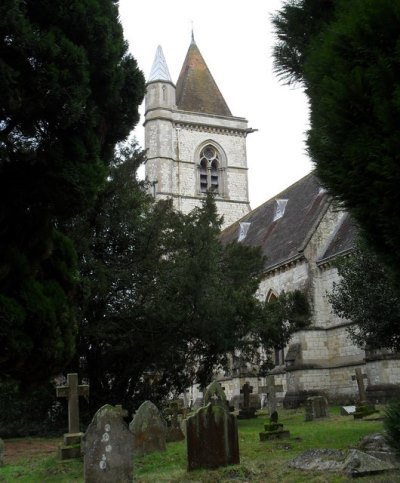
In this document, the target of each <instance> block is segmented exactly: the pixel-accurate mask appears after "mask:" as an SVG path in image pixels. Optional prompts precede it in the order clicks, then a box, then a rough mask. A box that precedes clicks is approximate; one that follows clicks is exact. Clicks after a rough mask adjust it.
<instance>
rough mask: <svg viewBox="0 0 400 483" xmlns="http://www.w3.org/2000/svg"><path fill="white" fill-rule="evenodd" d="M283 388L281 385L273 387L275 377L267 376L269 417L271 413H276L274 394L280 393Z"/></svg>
mask: <svg viewBox="0 0 400 483" xmlns="http://www.w3.org/2000/svg"><path fill="white" fill-rule="evenodd" d="M282 391H283V386H282V384H279V385H275V377H274V376H267V387H266V393H267V395H268V401H267V403H268V413H269V415H270V416H271V414H272V413H273V412H275V411H276V408H277V401H276V393H277V392H282Z"/></svg>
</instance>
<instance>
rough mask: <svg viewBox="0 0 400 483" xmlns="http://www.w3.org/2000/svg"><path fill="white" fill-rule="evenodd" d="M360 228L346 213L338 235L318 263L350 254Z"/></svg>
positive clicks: (333, 238) (336, 234)
mask: <svg viewBox="0 0 400 483" xmlns="http://www.w3.org/2000/svg"><path fill="white" fill-rule="evenodd" d="M357 232H358V228H357V225H356V223H355V221H354V220H353V219H352V218H351V216H350V215H349V214H348V213H346V214H345V215H344V216H343V219H342V222H341V224H340V225H339V226H338V229H337V231H336V233H335V234H334V235H333V237H332V239H331V240H330V242H329V243H328V246H327V247H326V250H325V253H324V254H323V255H322V257H321V258H320V259H319V260H318V263H323V262H325V261H328V260H331V259H332V258H335V257H336V256H337V255H340V254H343V255H344V254H345V253H348V252H350V251H351V250H352V249H353V248H354V241H355V239H356V237H357Z"/></svg>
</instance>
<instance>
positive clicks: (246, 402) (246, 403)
mask: <svg viewBox="0 0 400 483" xmlns="http://www.w3.org/2000/svg"><path fill="white" fill-rule="evenodd" d="M252 393H253V386H250V384H249V383H248V382H246V383H245V384H243V387H242V389H241V390H240V394H243V409H249V408H250V394H252Z"/></svg>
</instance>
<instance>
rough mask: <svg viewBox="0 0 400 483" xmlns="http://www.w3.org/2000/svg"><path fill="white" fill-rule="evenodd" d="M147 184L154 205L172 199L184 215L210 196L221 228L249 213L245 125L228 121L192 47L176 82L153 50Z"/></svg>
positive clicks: (147, 108) (147, 116) (237, 119)
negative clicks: (221, 220)
mask: <svg viewBox="0 0 400 483" xmlns="http://www.w3.org/2000/svg"><path fill="white" fill-rule="evenodd" d="M145 102H146V105H145V123H144V125H145V148H146V149H147V163H146V178H147V179H148V181H150V183H151V189H152V194H153V195H154V196H155V198H156V199H162V198H172V199H173V203H174V206H175V208H177V209H178V210H180V211H182V212H184V213H188V212H189V211H191V210H192V209H193V208H195V207H196V206H198V205H200V203H201V200H202V199H204V197H205V195H206V193H207V191H209V190H210V191H213V192H214V193H215V200H216V204H217V209H218V212H219V214H220V215H223V216H224V223H223V226H224V227H226V226H228V225H230V224H232V223H233V222H234V221H237V220H238V219H239V218H241V217H242V216H244V215H245V214H247V213H248V212H249V211H250V205H249V193H248V179H247V157H246V136H247V134H249V133H250V132H252V131H253V130H252V129H249V128H248V124H247V120H246V119H244V118H242V117H235V116H232V113H231V111H230V109H229V107H228V105H227V103H226V102H225V100H224V98H223V96H222V94H221V92H220V90H219V89H218V86H217V84H216V83H215V81H214V78H213V77H212V75H211V72H210V71H209V69H208V67H207V65H206V63H205V61H204V59H203V57H202V55H201V53H200V51H199V49H198V47H197V45H196V43H195V41H194V38H193V36H192V42H191V44H190V46H189V50H188V52H187V55H186V58H185V61H184V63H183V66H182V70H181V73H180V75H179V78H178V81H177V83H176V86H175V84H174V83H173V82H172V79H171V76H170V74H169V70H168V66H167V63H166V61H165V58H164V55H163V52H162V49H161V47H160V46H159V47H158V48H157V52H156V56H155V59H154V63H153V67H152V69H151V73H150V76H149V79H148V82H147V94H146V99H145Z"/></svg>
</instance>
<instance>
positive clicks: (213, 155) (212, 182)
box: [200, 144, 220, 193]
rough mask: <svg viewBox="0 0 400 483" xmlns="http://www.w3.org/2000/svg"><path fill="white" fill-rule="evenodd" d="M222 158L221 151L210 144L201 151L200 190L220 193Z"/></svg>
mask: <svg viewBox="0 0 400 483" xmlns="http://www.w3.org/2000/svg"><path fill="white" fill-rule="evenodd" d="M219 168H220V159H219V153H218V151H217V150H216V149H215V148H214V146H211V145H210V144H208V145H207V146H205V147H204V148H203V149H202V150H201V152H200V191H201V192H202V193H207V191H213V192H215V193H218V191H219V185H220V179H219V177H220V175H219V173H220V170H219Z"/></svg>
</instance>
